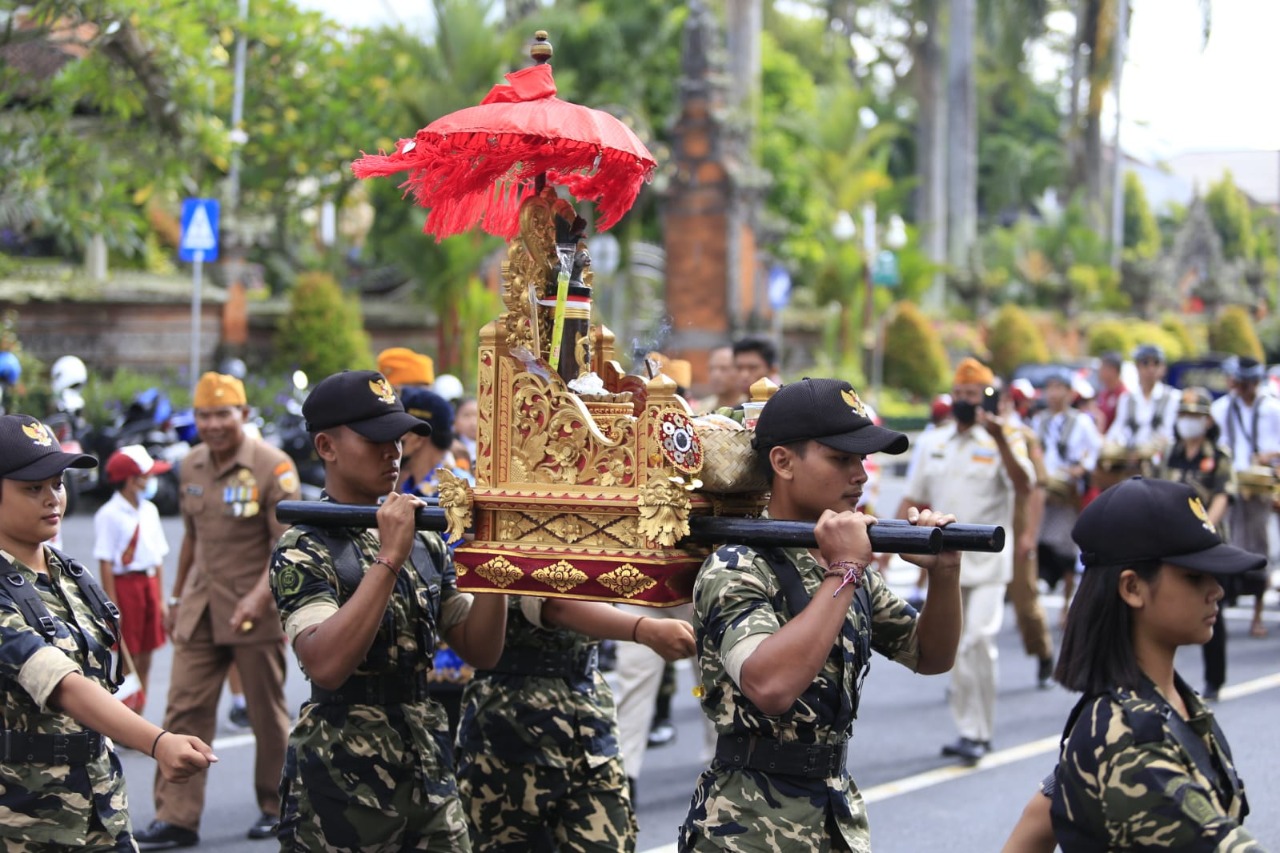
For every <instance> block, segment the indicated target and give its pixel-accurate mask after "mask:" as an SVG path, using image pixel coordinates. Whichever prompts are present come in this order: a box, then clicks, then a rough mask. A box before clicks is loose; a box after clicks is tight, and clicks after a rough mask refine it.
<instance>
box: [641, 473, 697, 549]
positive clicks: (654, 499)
mask: <svg viewBox="0 0 1280 853" xmlns="http://www.w3.org/2000/svg"><path fill="white" fill-rule="evenodd" d="M689 506H690V504H689V493H688V492H686V491H685V490H684V488H682V487H681V486H679V485H677V484H675V483H673V482H671V481H670V480H650V481H649V482H647V483H645V484H644V485H643V486H641V487H640V501H639V507H640V533H641V535H643V536H644V537H645V539H648V540H651V541H653V542H657V543H658V544H659V545H662V546H663V547H666V548H670V547H673V546H674V545H675V544H676V542H678V541H680V540H681V539H683V538H684V537H686V536H688V535H689Z"/></svg>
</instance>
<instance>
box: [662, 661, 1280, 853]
mask: <svg viewBox="0 0 1280 853" xmlns="http://www.w3.org/2000/svg"><path fill="white" fill-rule="evenodd" d="M1277 687H1280V672H1276V673H1272V674H1271V675H1264V676H1263V677H1261V678H1255V679H1254V680H1252V681H1246V682H1244V683H1243V684H1236V685H1232V686H1231V687H1224V688H1222V694H1221V695H1222V698H1221V700H1220V701H1221V702H1230V701H1231V700H1233V699H1241V698H1244V697H1245V696H1252V695H1253V694H1254V693H1261V692H1262V691H1264V690H1274V689H1275V688H1277ZM1058 740H1059V736H1058V735H1053V736H1051V737H1046V738H1041V739H1040V740H1033V741H1029V742H1027V743H1023V744H1019V745H1018V746H1011V747H1009V748H1008V749H1002V750H1000V751H999V752H993V753H991V754H989V755H987V756H984V757H983V759H982V760H981V761H979V762H978V763H977V764H976V765H974V766H973V767H961V766H952V767H939V768H937V769H936V770H928V771H925V772H924V773H917V774H916V775H914V776H906V777H904V778H902V779H895V780H894V781H892V782H885V783H883V784H880V785H876V786H874V787H871V788H864V789H863V791H862V799H863V800H865V801H866V802H867V803H876V802H880V801H882V800H887V799H889V798H891V797H897V796H901V795H902V794H910V793H912V792H914V791H920V790H923V789H924V788H931V787H933V786H934V785H941V784H942V783H943V782H950V781H951V780H953V779H959V778H961V777H964V776H968V775H970V774H972V773H981V772H982V771H983V770H993V769H995V768H997V767H1002V766H1004V765H1006V764H1013V763H1014V762H1015V761H1023V760H1025V759H1027V758H1035V757H1036V756H1040V755H1045V754H1048V753H1052V752H1054V751H1055V750H1057V748H1058ZM1046 772H1048V768H1047V766H1046ZM643 853H676V845H675V843H674V842H673V843H671V844H664V845H662V846H661V847H650V848H649V849H648V850H645V851H643Z"/></svg>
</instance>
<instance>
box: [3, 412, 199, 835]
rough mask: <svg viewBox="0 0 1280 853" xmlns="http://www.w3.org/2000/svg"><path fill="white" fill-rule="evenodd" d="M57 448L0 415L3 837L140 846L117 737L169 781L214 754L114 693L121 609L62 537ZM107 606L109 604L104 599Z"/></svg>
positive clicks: (88, 462) (44, 435) (65, 463)
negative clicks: (56, 542)
mask: <svg viewBox="0 0 1280 853" xmlns="http://www.w3.org/2000/svg"><path fill="white" fill-rule="evenodd" d="M96 464H97V462H96V460H95V459H94V458H93V457H92V456H84V455H80V454H72V453H63V452H62V451H61V448H60V447H59V446H58V442H57V439H55V438H54V437H53V433H51V432H49V429H48V427H46V426H45V425H44V424H42V423H41V422H40V421H38V420H36V419H35V418H32V417H29V416H27V415H5V416H3V417H0V575H3V579H2V580H0V814H3V815H4V819H3V821H0V845H2V846H3V847H4V849H5V850H10V851H14V850H17V851H35V850H41V851H44V850H136V849H137V847H136V845H135V843H134V840H133V831H132V828H131V827H130V825H129V814H128V801H127V798H126V796H125V787H124V775H123V772H122V770H121V767H120V760H119V758H118V757H117V756H116V751H115V748H114V746H113V745H112V741H113V740H114V741H117V742H119V743H121V744H124V745H125V746H128V747H130V748H132V749H136V750H138V751H139V752H143V753H146V754H149V755H151V756H152V757H153V758H155V760H156V762H157V763H158V764H159V766H160V772H161V774H163V775H164V777H165V778H166V779H169V780H171V781H184V780H185V779H186V778H187V777H189V776H191V775H192V774H194V773H198V772H200V771H201V770H204V769H205V768H206V767H208V766H209V764H210V762H212V761H216V760H217V759H216V758H215V757H214V755H213V751H212V750H211V749H210V748H209V746H208V745H207V744H205V743H204V742H203V741H201V740H200V739H199V738H197V737H192V736H190V735H178V734H171V733H169V732H167V731H164V730H162V729H160V728H159V727H158V726H156V725H154V724H153V723H150V722H148V721H147V720H145V719H143V718H142V717H140V716H138V715H137V714H135V713H133V711H131V710H129V709H128V708H127V707H125V705H124V704H123V703H121V702H119V701H117V700H116V698H115V697H114V696H112V695H111V693H110V692H108V691H111V690H114V689H115V688H116V686H117V685H118V684H119V678H118V675H119V673H118V671H117V672H116V673H115V675H114V676H113V673H112V666H111V661H112V658H111V646H112V645H114V643H115V641H116V639H117V637H116V632H117V630H118V627H117V625H115V624H114V620H115V617H116V616H118V612H119V611H116V610H115V609H114V605H111V604H110V602H109V601H107V600H106V597H105V595H103V594H102V591H101V588H100V587H98V585H97V583H96V582H95V581H93V580H92V576H90V575H88V574H87V572H86V570H85V569H84V567H83V566H81V565H80V564H79V563H76V562H74V561H72V560H70V559H69V558H68V557H66V556H65V555H64V554H62V553H61V552H59V551H56V550H54V549H53V548H51V547H49V546H48V545H46V544H45V543H46V542H48V540H50V539H52V538H54V537H55V536H56V535H57V534H58V528H59V526H60V524H61V520H62V512H63V508H64V507H65V505H66V498H65V496H64V494H63V488H62V472H63V471H65V470H66V469H67V468H70V467H75V468H87V467H93V466H94V465H96ZM108 605H110V606H108Z"/></svg>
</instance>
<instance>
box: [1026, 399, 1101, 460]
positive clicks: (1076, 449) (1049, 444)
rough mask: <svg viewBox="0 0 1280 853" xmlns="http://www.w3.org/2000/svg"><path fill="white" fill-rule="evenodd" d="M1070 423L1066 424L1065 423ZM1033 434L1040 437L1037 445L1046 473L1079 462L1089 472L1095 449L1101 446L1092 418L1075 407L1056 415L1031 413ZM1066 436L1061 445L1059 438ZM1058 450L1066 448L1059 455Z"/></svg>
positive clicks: (1096, 458) (1059, 451)
mask: <svg viewBox="0 0 1280 853" xmlns="http://www.w3.org/2000/svg"><path fill="white" fill-rule="evenodd" d="M1069 419H1070V423H1071V426H1070V427H1068V426H1067V424H1068V422H1069ZM1031 425H1032V426H1033V427H1034V428H1035V431H1036V435H1038V436H1040V444H1041V445H1042V446H1043V447H1044V470H1045V471H1047V472H1048V473H1049V474H1050V475H1052V474H1054V473H1056V472H1058V471H1061V470H1063V469H1065V468H1070V467H1071V466H1072V465H1080V466H1082V467H1083V468H1084V470H1086V471H1092V470H1093V469H1094V468H1095V467H1097V465H1098V451H1099V450H1101V449H1102V436H1101V435H1099V434H1098V425H1097V424H1095V423H1094V422H1093V418H1091V417H1089V416H1088V415H1086V414H1085V413H1083V412H1078V411H1076V410H1075V409H1063V410H1062V411H1061V412H1058V413H1057V414H1056V415H1055V414H1053V413H1052V412H1050V411H1048V410H1045V411H1043V412H1041V413H1040V414H1038V415H1036V416H1035V419H1034V420H1033V421H1032V422H1031ZM1064 436H1065V438H1066V442H1065V447H1062V448H1060V447H1059V446H1058V445H1059V444H1064V442H1063V441H1062V439H1063V438H1064ZM1062 450H1065V451H1066V458H1063V453H1062V452H1061V451H1062Z"/></svg>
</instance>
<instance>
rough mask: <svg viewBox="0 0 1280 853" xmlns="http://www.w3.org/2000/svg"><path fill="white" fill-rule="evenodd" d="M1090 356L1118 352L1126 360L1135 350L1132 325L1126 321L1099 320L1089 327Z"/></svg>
mask: <svg viewBox="0 0 1280 853" xmlns="http://www.w3.org/2000/svg"><path fill="white" fill-rule="evenodd" d="M1087 346H1088V352H1089V355H1092V356H1099V355H1103V354H1105V353H1108V352H1118V353H1120V355H1122V356H1124V357H1125V358H1128V357H1129V352H1130V351H1131V350H1132V349H1133V335H1132V334H1131V330H1130V325H1129V324H1128V323H1126V322H1125V321H1124V320H1099V321H1098V322H1097V323H1094V324H1092V325H1091V326H1089V342H1088V345H1087Z"/></svg>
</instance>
